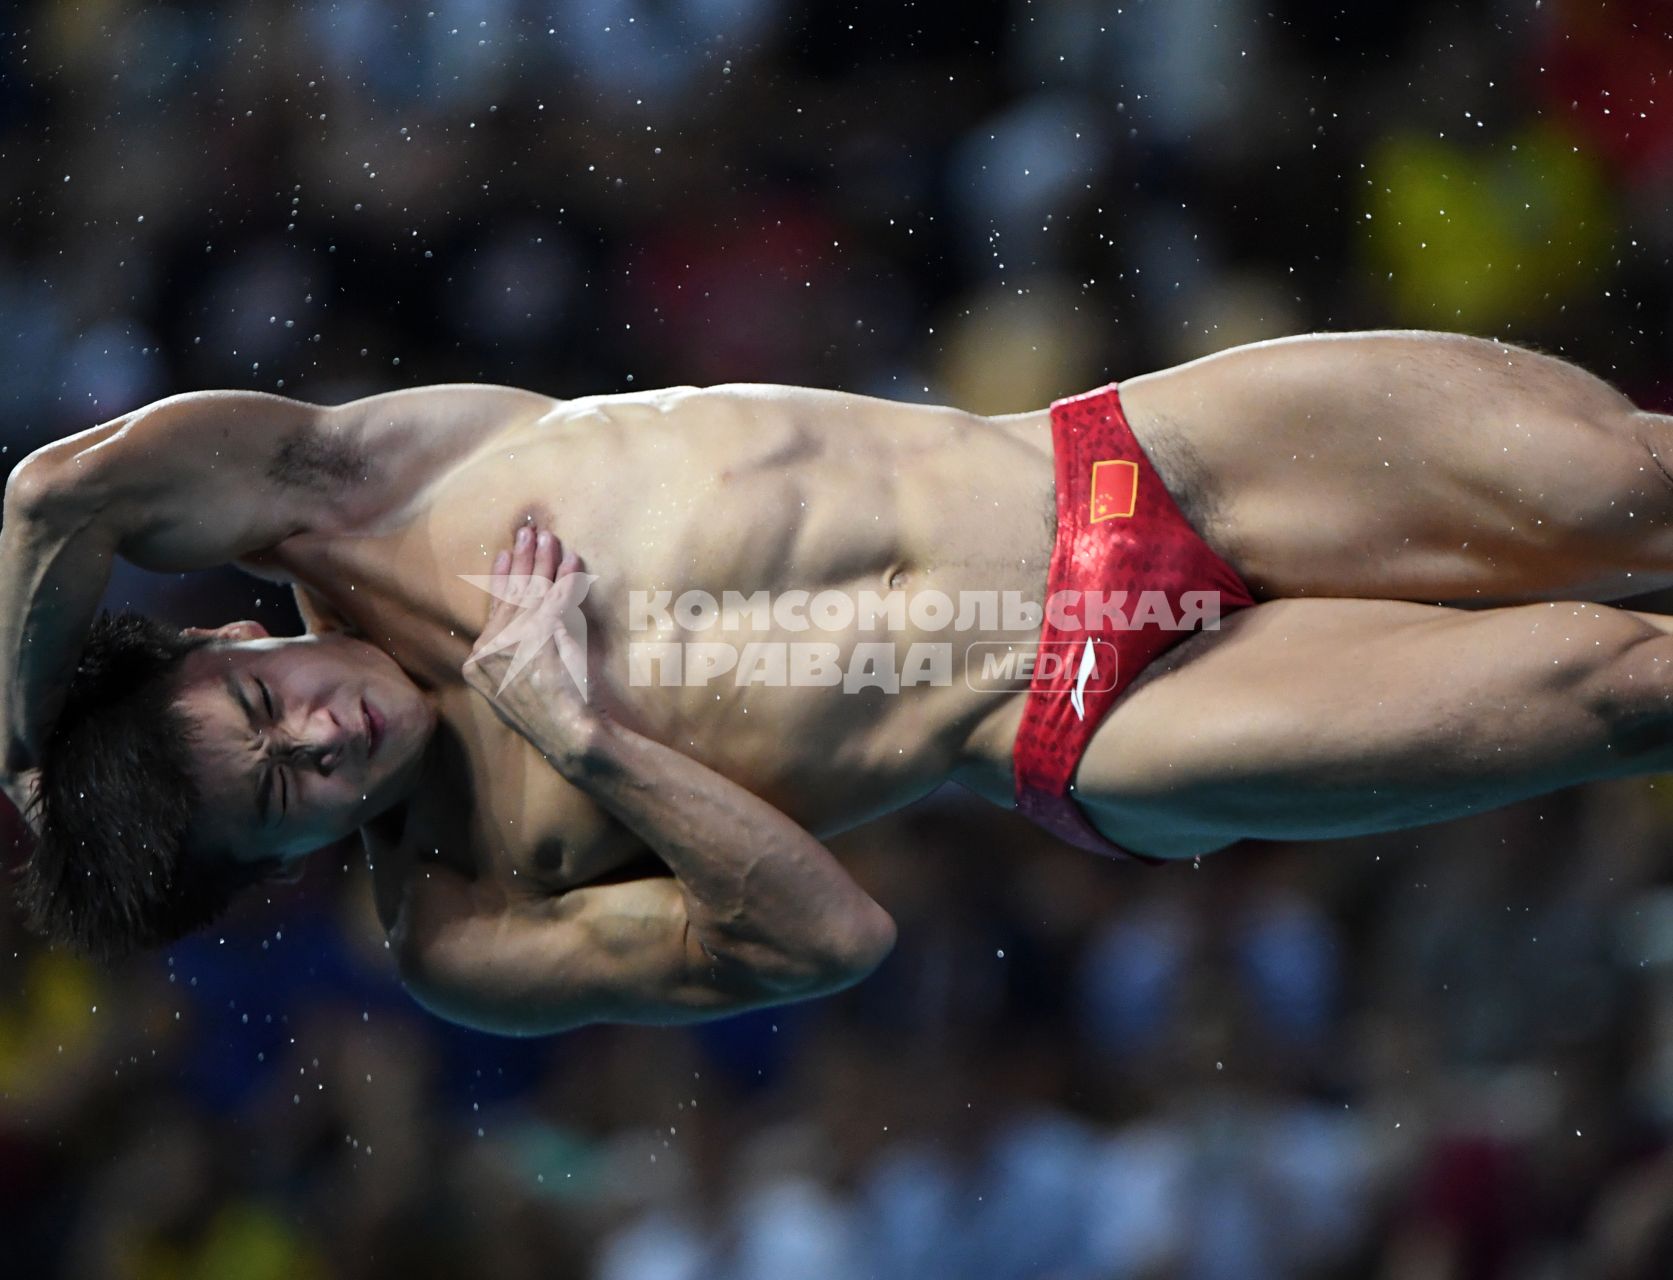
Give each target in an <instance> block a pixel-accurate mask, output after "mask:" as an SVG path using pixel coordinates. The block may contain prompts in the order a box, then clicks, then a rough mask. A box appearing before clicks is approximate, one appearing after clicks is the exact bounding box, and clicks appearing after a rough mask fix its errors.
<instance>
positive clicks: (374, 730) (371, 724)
mask: <svg viewBox="0 0 1673 1280" xmlns="http://www.w3.org/2000/svg"><path fill="white" fill-rule="evenodd" d="M360 712H361V714H362V715H363V716H365V717H366V758H367V759H368V760H370V759H371V758H372V757H373V756H375V755H377V753H378V746H379V744H381V743H382V742H383V733H384V728H385V726H384V720H383V717H382V716H380V715H379V714H378V709H377V708H376V707H374V706H373V705H372V704H371V703H369V702H367V701H366V699H365V698H362V699H361V700H360Z"/></svg>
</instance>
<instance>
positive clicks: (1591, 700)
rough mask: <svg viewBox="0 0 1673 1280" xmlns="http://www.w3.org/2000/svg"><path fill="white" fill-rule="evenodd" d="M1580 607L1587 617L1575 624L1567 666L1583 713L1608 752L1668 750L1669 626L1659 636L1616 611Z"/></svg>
mask: <svg viewBox="0 0 1673 1280" xmlns="http://www.w3.org/2000/svg"><path fill="white" fill-rule="evenodd" d="M1558 607H1561V606H1558ZM1583 607H1584V608H1585V609H1586V610H1587V611H1588V612H1589V614H1590V615H1591V616H1590V617H1588V618H1586V619H1585V622H1584V625H1579V620H1578V619H1577V625H1576V627H1575V637H1574V638H1575V639H1576V640H1577V641H1579V643H1580V649H1579V651H1578V652H1577V653H1576V655H1575V658H1576V660H1575V661H1574V662H1573V663H1572V664H1571V672H1572V678H1573V679H1574V681H1575V690H1574V691H1575V693H1576V694H1577V695H1578V697H1579V700H1580V702H1581V704H1582V707H1583V709H1584V710H1585V712H1586V713H1587V714H1588V716H1590V717H1591V718H1592V720H1593V722H1594V723H1595V724H1596V725H1597V726H1598V727H1599V728H1600V729H1601V730H1602V732H1603V734H1604V736H1605V739H1606V741H1607V742H1608V743H1609V745H1610V748H1611V749H1612V750H1617V751H1622V752H1626V753H1628V754H1634V755H1636V754H1641V753H1642V752H1645V751H1649V750H1665V749H1666V748H1667V747H1668V746H1670V745H1673V633H1670V632H1673V620H1670V623H1669V630H1663V629H1662V628H1660V627H1658V626H1656V625H1655V624H1653V623H1651V622H1647V621H1645V620H1644V619H1643V618H1642V617H1640V616H1638V615H1636V614H1632V613H1627V612H1624V611H1622V610H1619V609H1609V608H1606V607H1602V606H1596V605H1592V606H1583Z"/></svg>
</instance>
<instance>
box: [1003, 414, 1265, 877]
mask: <svg viewBox="0 0 1673 1280" xmlns="http://www.w3.org/2000/svg"><path fill="white" fill-rule="evenodd" d="M1051 436H1052V451H1053V454H1054V457H1055V461H1056V469H1057V538H1056V541H1055V542H1054V543H1053V545H1052V551H1051V568H1050V571H1049V573H1048V575H1047V578H1046V597H1047V608H1046V616H1045V618H1044V620H1043V624H1042V627H1041V632H1040V648H1039V652H1038V655H1037V657H1036V663H1035V667H1034V675H1033V681H1032V683H1031V684H1030V685H1029V689H1028V700H1027V702H1026V703H1024V705H1023V713H1022V726H1021V727H1020V728H1019V729H1018V730H1017V741H1016V747H1015V750H1014V752H1013V756H1012V760H1013V768H1014V771H1015V778H1016V807H1017V809H1018V810H1019V811H1021V812H1022V813H1023V814H1024V815H1025V816H1027V817H1028V818H1029V819H1030V820H1032V821H1033V822H1035V823H1038V824H1039V825H1040V826H1042V827H1044V828H1045V829H1046V830H1047V831H1050V832H1052V833H1053V834H1054V835H1057V836H1059V837H1061V838H1062V839H1064V840H1067V841H1068V842H1069V843H1070V844H1073V845H1078V846H1079V847H1080V848H1082V849H1089V850H1091V851H1092V852H1094V853H1104V854H1109V855H1111V856H1113V857H1117V858H1133V859H1137V860H1139V861H1143V862H1151V863H1155V862H1160V861H1162V859H1158V858H1148V857H1145V856H1144V855H1142V854H1135V853H1130V852H1128V851H1127V850H1125V849H1122V848H1121V847H1120V846H1118V845H1115V844H1112V843H1111V842H1110V841H1109V840H1107V839H1105V838H1104V836H1103V835H1102V834H1100V833H1099V832H1098V831H1097V829H1096V828H1094V827H1093V825H1092V823H1091V822H1090V821H1088V820H1087V817H1086V814H1085V813H1084V812H1082V810H1081V808H1080V806H1079V805H1077V804H1076V803H1075V802H1074V800H1073V799H1071V798H1070V796H1069V792H1070V791H1071V790H1072V786H1071V783H1072V780H1073V778H1074V776H1075V768H1076V766H1077V765H1078V764H1079V763H1080V758H1081V756H1082V754H1084V753H1085V751H1086V744H1087V743H1088V742H1090V741H1091V740H1092V735H1093V734H1094V733H1096V732H1097V730H1098V726H1099V724H1100V723H1101V722H1102V721H1103V718H1104V717H1105V716H1106V715H1107V714H1108V713H1109V709H1110V708H1111V707H1112V706H1113V705H1114V704H1115V700H1116V699H1117V698H1119V697H1120V696H1121V695H1122V693H1124V692H1125V691H1126V689H1127V686H1128V685H1130V684H1131V683H1132V682H1133V681H1134V680H1135V679H1136V678H1137V677H1138V674H1139V672H1141V671H1143V670H1144V669H1145V667H1146V666H1147V665H1148V664H1149V663H1150V662H1151V661H1152V660H1153V659H1154V658H1156V657H1157V656H1158V655H1159V654H1161V653H1162V652H1164V651H1165V650H1167V649H1169V648H1171V647H1172V646H1173V645H1175V644H1177V643H1178V642H1179V641H1181V640H1183V639H1184V638H1185V637H1186V636H1187V635H1189V634H1190V633H1191V631H1193V630H1195V629H1196V627H1197V626H1199V625H1203V624H1205V623H1206V624H1207V625H1213V624H1214V623H1213V620H1214V619H1217V618H1218V617H1219V616H1221V615H1224V614H1227V613H1230V612H1231V611H1233V610H1234V609H1241V608H1243V607H1244V606H1245V605H1250V604H1253V603H1254V598H1253V597H1252V596H1250V594H1249V588H1248V587H1247V586H1245V585H1244V582H1243V579H1242V578H1240V577H1238V575H1237V571H1236V570H1235V569H1233V568H1232V567H1231V566H1230V565H1229V564H1227V563H1226V562H1225V561H1224V560H1222V559H1221V558H1220V557H1219V556H1218V555H1216V554H1215V552H1214V550H1213V549H1212V548H1211V547H1210V546H1209V545H1208V544H1207V543H1206V542H1204V541H1203V540H1202V538H1201V537H1200V536H1199V535H1198V534H1197V531H1196V530H1195V529H1193V528H1192V527H1191V525H1190V522H1189V521H1187V520H1186V519H1185V516H1184V513H1182V512H1181V511H1180V509H1179V507H1178V505H1177V504H1176V503H1175V502H1174V500H1173V496H1172V495H1171V494H1170V493H1169V492H1168V491H1167V489H1166V488H1164V487H1163V485H1162V478H1161V477H1160V476H1159V475H1157V473H1156V470H1155V468H1154V467H1152V466H1151V464H1150V460H1149V459H1148V458H1147V457H1145V455H1144V450H1142V449H1141V448H1140V447H1139V442H1138V441H1137V440H1136V439H1134V438H1133V431H1132V428H1131V427H1129V426H1128V425H1127V418H1126V415H1124V414H1123V413H1122V411H1121V399H1120V396H1119V395H1118V394H1117V393H1116V388H1115V385H1114V384H1113V383H1112V384H1111V385H1109V386H1107V387H1102V388H1100V389H1098V390H1097V391H1088V392H1087V393H1086V394H1085V395H1079V396H1071V397H1070V398H1069V399H1067V400H1059V401H1057V402H1056V403H1054V404H1053V405H1052V406H1051ZM1060 593H1073V594H1072V595H1071V594H1060ZM1093 593H1095V594H1093Z"/></svg>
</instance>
